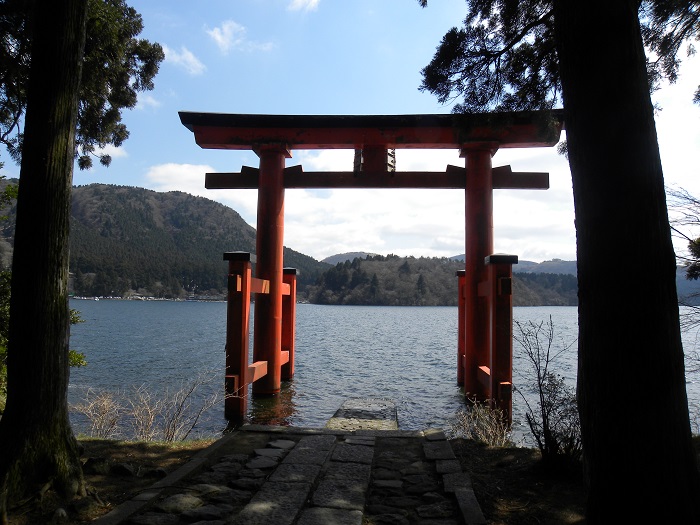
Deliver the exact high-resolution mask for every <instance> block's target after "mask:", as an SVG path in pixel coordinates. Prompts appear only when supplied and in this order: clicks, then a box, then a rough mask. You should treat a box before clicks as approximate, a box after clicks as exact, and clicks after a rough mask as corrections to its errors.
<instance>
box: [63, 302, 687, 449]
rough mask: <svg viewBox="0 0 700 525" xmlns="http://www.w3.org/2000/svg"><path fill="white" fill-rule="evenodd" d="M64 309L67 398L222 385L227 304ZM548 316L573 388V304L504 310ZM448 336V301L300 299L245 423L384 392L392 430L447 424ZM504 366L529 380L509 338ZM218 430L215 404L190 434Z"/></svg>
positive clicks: (451, 390)
mask: <svg viewBox="0 0 700 525" xmlns="http://www.w3.org/2000/svg"><path fill="white" fill-rule="evenodd" d="M71 307H72V308H76V309H77V310H78V311H80V315H81V317H82V318H83V319H84V320H85V322H84V323H81V324H78V325H74V326H73V327H72V328H71V348H72V349H73V350H76V351H79V352H82V353H84V354H85V356H86V359H87V362H88V366H86V367H84V368H77V369H75V368H74V369H71V378H70V386H69V402H71V403H76V402H79V401H80V400H81V399H82V397H83V396H84V395H85V392H86V390H87V389H89V388H92V389H94V390H97V391H102V390H104V391H108V392H112V393H128V392H130V391H133V389H135V388H139V387H141V386H144V385H145V386H146V387H147V388H148V389H149V390H150V391H152V392H154V393H160V392H163V391H165V390H170V391H173V390H177V389H179V388H181V387H182V386H184V385H186V384H188V383H191V382H192V381H194V380H196V379H197V378H207V380H205V381H204V383H205V384H203V385H202V386H201V387H200V388H199V390H198V392H199V395H200V397H199V398H197V399H198V400H201V399H202V398H204V397H206V396H208V395H210V394H211V393H213V392H214V391H220V390H222V385H223V368H224V342H225V337H226V327H225V318H226V304H225V303H214V302H170V301H121V300H100V301H90V300H71ZM550 316H551V318H552V321H553V324H554V328H555V348H564V347H570V349H569V350H568V351H565V352H564V353H563V354H562V355H561V356H560V357H559V358H558V360H557V361H556V362H555V365H553V366H554V371H555V372H556V373H558V374H560V375H562V376H564V377H565V379H566V380H567V382H568V383H569V384H570V385H572V386H573V385H574V384H575V381H576V377H575V374H576V344H575V341H576V337H577V330H578V328H577V310H576V308H575V307H528V308H515V309H514V318H515V320H516V321H519V322H521V323H527V322H528V321H533V322H535V323H539V322H543V321H544V322H547V321H548V320H549V318H550ZM251 319H252V316H251ZM251 332H252V330H251ZM696 337H697V334H696V333H692V334H686V336H685V339H686V343H685V344H686V347H688V346H692V348H693V350H694V349H695V339H696ZM456 344H457V308H455V307H374V306H323V305H311V304H299V305H297V326H296V366H295V368H296V373H295V376H294V379H293V380H292V381H288V382H285V383H284V384H283V388H282V392H281V393H280V395H279V396H275V397H274V398H271V399H270V398H263V399H260V398H256V399H254V400H253V402H252V403H251V406H250V410H249V418H248V419H249V421H252V422H261V423H265V422H268V423H276V424H285V425H295V426H311V427H316V426H323V425H324V424H325V423H326V421H327V420H328V419H329V418H330V417H332V416H333V414H334V413H335V411H336V410H337V409H338V407H339V406H340V405H341V404H342V403H343V401H345V400H346V399H348V398H353V397H384V398H390V399H392V400H394V401H395V402H396V404H397V408H398V418H399V427H400V428H401V429H413V430H419V429H424V428H427V427H442V428H447V427H448V426H449V422H450V421H451V420H452V419H453V418H454V416H455V414H456V413H457V412H458V411H460V410H461V409H462V408H463V407H464V400H463V399H464V398H463V393H462V392H461V390H460V388H459V387H458V386H457V383H456ZM251 349H252V345H251ZM251 351H252V350H251ZM694 365H697V362H696V363H694ZM513 369H514V371H513V375H514V384H515V385H516V387H517V386H518V385H521V386H523V385H527V384H530V383H531V379H529V378H531V377H532V373H531V368H530V364H529V363H528V361H527V359H526V358H525V357H524V356H523V355H522V352H521V351H520V349H519V347H518V345H517V344H515V345H514V359H513ZM695 376H699V377H695ZM688 377H689V381H688V394H689V399H690V400H691V404H693V405H694V406H697V405H698V404H699V402H700V374H697V373H693V374H690V373H689V374H688ZM524 390H527V389H524ZM523 412H524V409H523V402H522V400H521V399H520V398H519V396H518V395H515V396H514V399H513V419H514V431H515V436H516V438H519V439H520V440H523V439H524V440H525V441H528V440H527V431H526V427H525V423H524V416H523ZM697 412H698V411H697V410H695V413H697ZM691 413H693V410H692V409H691ZM72 422H73V425H74V427H75V428H76V431H78V432H85V431H86V426H85V425H86V421H85V420H84V419H82V418H81V416H79V415H77V414H73V415H72ZM225 427H226V420H225V419H224V417H223V402H219V403H218V404H217V405H216V406H215V407H214V408H213V409H212V410H210V411H209V412H208V414H207V417H206V418H205V420H204V421H202V422H201V424H200V425H198V428H197V432H198V433H200V434H204V435H211V434H215V433H217V432H220V431H221V430H223V429H224V428H225ZM695 431H696V432H697V428H696V429H695Z"/></svg>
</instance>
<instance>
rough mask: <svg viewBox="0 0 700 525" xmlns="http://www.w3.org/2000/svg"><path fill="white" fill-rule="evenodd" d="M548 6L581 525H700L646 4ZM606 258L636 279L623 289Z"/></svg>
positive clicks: (602, 1) (623, 0) (598, 0)
mask: <svg viewBox="0 0 700 525" xmlns="http://www.w3.org/2000/svg"><path fill="white" fill-rule="evenodd" d="M554 5H555V24H556V40H557V51H558V54H559V65H560V73H561V79H562V88H563V96H564V111H565V123H566V124H565V125H566V138H567V142H568V151H569V162H570V166H571V173H572V177H573V192H574V205H575V212H576V213H575V216H576V239H577V260H578V280H579V366H578V400H579V407H580V412H581V423H582V433H583V444H584V455H585V459H584V461H585V468H586V475H587V477H588V479H589V484H590V496H589V503H588V508H587V523H590V524H594V523H595V524H597V523H700V511H699V507H698V502H700V478H699V476H698V470H697V466H696V461H695V455H694V452H693V447H692V441H691V429H690V423H689V419H688V401H687V396H686V390H685V371H684V363H683V348H682V344H681V335H680V327H679V315H678V303H677V297H676V286H675V256H674V251H673V245H672V243H671V232H670V228H669V222H668V214H667V210H666V198H665V193H664V180H663V172H662V168H661V159H660V155H659V149H658V143H657V137H656V128H655V124H654V115H653V108H652V104H651V100H650V96H649V86H648V82H647V77H646V71H645V58H644V49H643V46H642V40H641V37H640V30H639V21H638V14H637V7H638V1H637V0H620V1H617V2H609V1H607V0H593V1H589V2H570V1H565V0H555V2H554ZM611 259H620V260H624V261H628V262H629V264H630V266H632V265H635V264H636V263H638V262H639V263H640V265H641V266H640V268H639V269H638V270H641V271H635V272H630V275H631V276H634V277H633V278H630V279H629V280H627V281H621V280H620V278H619V275H617V274H613V273H611V272H610V271H609V264H610V260H611ZM621 299H624V302H623V303H621V302H620V300H621Z"/></svg>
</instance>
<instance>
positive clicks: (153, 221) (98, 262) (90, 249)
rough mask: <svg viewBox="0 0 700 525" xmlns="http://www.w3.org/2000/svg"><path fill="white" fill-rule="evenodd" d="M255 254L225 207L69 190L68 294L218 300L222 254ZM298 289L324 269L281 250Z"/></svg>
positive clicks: (5, 251)
mask: <svg viewBox="0 0 700 525" xmlns="http://www.w3.org/2000/svg"><path fill="white" fill-rule="evenodd" d="M4 213H5V214H6V215H8V217H9V218H8V220H7V221H4V222H3V223H2V231H0V235H2V239H0V258H1V259H2V261H3V263H4V264H6V263H7V261H10V260H11V246H12V244H13V240H14V239H13V235H14V223H15V221H14V213H15V210H14V208H13V209H10V210H6V211H5V212H4ZM227 251H244V252H251V253H255V229H254V228H253V227H252V226H250V225H249V224H247V223H246V222H245V221H244V220H243V219H242V218H241V216H240V215H239V214H238V213H237V212H236V211H234V210H232V209H231V208H229V207H227V206H224V205H223V204H220V203H218V202H215V201H212V200H209V199H205V198H203V197H195V196H193V195H190V194H187V193H183V192H179V191H171V192H166V193H162V192H155V191H152V190H147V189H144V188H135V187H129V186H115V185H107V184H90V185H87V186H76V187H74V188H73V192H72V208H71V231H70V271H71V273H72V274H73V278H72V280H71V286H72V291H73V292H74V293H75V294H76V295H88V296H120V297H121V296H124V295H127V296H128V295H134V294H138V295H146V296H155V297H163V298H183V297H185V296H195V297H200V298H201V297H206V296H210V297H211V296H213V297H218V298H221V296H222V294H223V293H224V292H225V290H226V272H227V265H226V263H225V262H224V260H223V253H224V252H227ZM284 264H285V266H289V267H293V268H297V282H298V286H300V287H302V288H303V287H304V286H305V285H306V284H308V283H312V282H315V281H316V279H317V277H318V275H319V274H320V273H321V272H322V271H323V270H325V269H327V268H328V267H329V265H327V264H324V263H321V262H319V261H316V260H315V259H313V258H311V257H309V256H307V255H304V254H302V253H299V252H296V251H294V250H291V249H289V248H285V249H284Z"/></svg>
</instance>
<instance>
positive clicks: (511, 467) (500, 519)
mask: <svg viewBox="0 0 700 525" xmlns="http://www.w3.org/2000/svg"><path fill="white" fill-rule="evenodd" d="M451 443H452V448H453V449H454V451H455V455H456V456H457V457H458V458H459V460H460V462H461V464H462V469H463V470H464V471H465V472H468V473H469V475H470V476H471V479H472V486H473V487H474V493H475V494H476V498H477V500H478V501H479V504H480V505H481V510H482V512H483V513H484V516H485V517H486V519H487V520H488V522H489V523H490V524H492V525H501V524H508V525H531V524H533V525H534V524H538V525H545V524H552V525H553V524H557V525H571V524H577V525H580V524H583V523H585V514H584V511H585V504H586V488H585V485H584V483H583V476H582V473H581V470H580V469H570V470H568V471H567V472H560V473H558V474H556V475H553V474H551V473H548V472H546V471H545V470H544V469H543V468H542V465H541V462H540V453H539V450H537V449H532V448H515V447H514V448H491V447H487V446H486V445H483V444H479V443H476V442H474V441H471V440H463V439H455V440H452V441H451Z"/></svg>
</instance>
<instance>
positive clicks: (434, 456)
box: [92, 400, 486, 525]
mask: <svg viewBox="0 0 700 525" xmlns="http://www.w3.org/2000/svg"><path fill="white" fill-rule="evenodd" d="M347 403H348V402H346V404H344V406H343V407H341V409H340V410H339V411H338V412H337V413H336V416H337V420H336V421H335V423H332V421H333V420H331V421H330V422H329V425H328V428H323V429H311V428H294V427H275V426H265V425H244V426H243V427H241V428H240V429H238V430H236V431H235V432H232V433H230V434H227V435H225V436H224V437H223V438H221V439H220V440H218V441H217V442H216V443H214V444H213V445H211V446H210V447H209V448H207V449H206V450H203V451H201V452H200V453H199V454H197V455H195V456H194V457H193V458H192V459H191V460H190V461H189V462H188V463H187V464H186V465H184V466H183V467H181V468H180V469H178V470H177V471H175V472H173V473H172V474H170V475H168V476H167V477H165V478H164V479H162V480H160V481H158V482H157V483H156V484H154V485H153V486H152V487H150V488H149V489H148V490H146V491H144V492H142V493H141V494H139V495H138V496H136V497H135V498H134V499H132V500H131V501H128V502H126V503H124V504H122V505H120V506H119V507H117V508H116V509H114V510H113V511H112V512H110V513H109V514H107V515H105V516H103V517H102V518H99V519H98V520H95V521H94V522H92V523H94V524H96V525H186V524H187V525H189V524H196V525H336V524H337V525H459V524H464V525H472V524H474V525H477V524H485V523H486V520H485V519H484V516H483V514H482V512H481V508H480V507H479V503H478V502H477V500H476V497H475V496H474V491H473V490H472V488H471V481H470V479H469V475H468V474H467V473H466V472H462V469H461V467H460V464H459V461H458V460H457V458H456V457H455V455H454V452H453V451H452V447H451V446H450V443H449V441H447V439H446V438H445V435H444V433H443V432H442V431H441V430H426V431H402V430H367V429H364V428H363V427H366V426H367V425H369V428H386V425H385V424H384V423H382V422H381V417H378V416H377V414H379V413H381V414H385V415H386V414H389V415H391V414H392V413H393V414H394V418H395V413H396V412H395V410H393V412H392V408H391V406H390V405H391V402H390V401H387V400H371V402H369V403H365V406H364V409H366V410H365V412H362V410H364V409H363V407H362V406H360V405H361V403H360V404H359V405H358V401H357V400H352V401H350V402H349V404H347ZM387 403H389V405H387ZM346 405H347V406H346ZM368 407H369V408H368ZM367 410H369V412H367ZM365 418H366V419H365ZM368 421H370V423H368ZM331 423H332V424H331Z"/></svg>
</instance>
